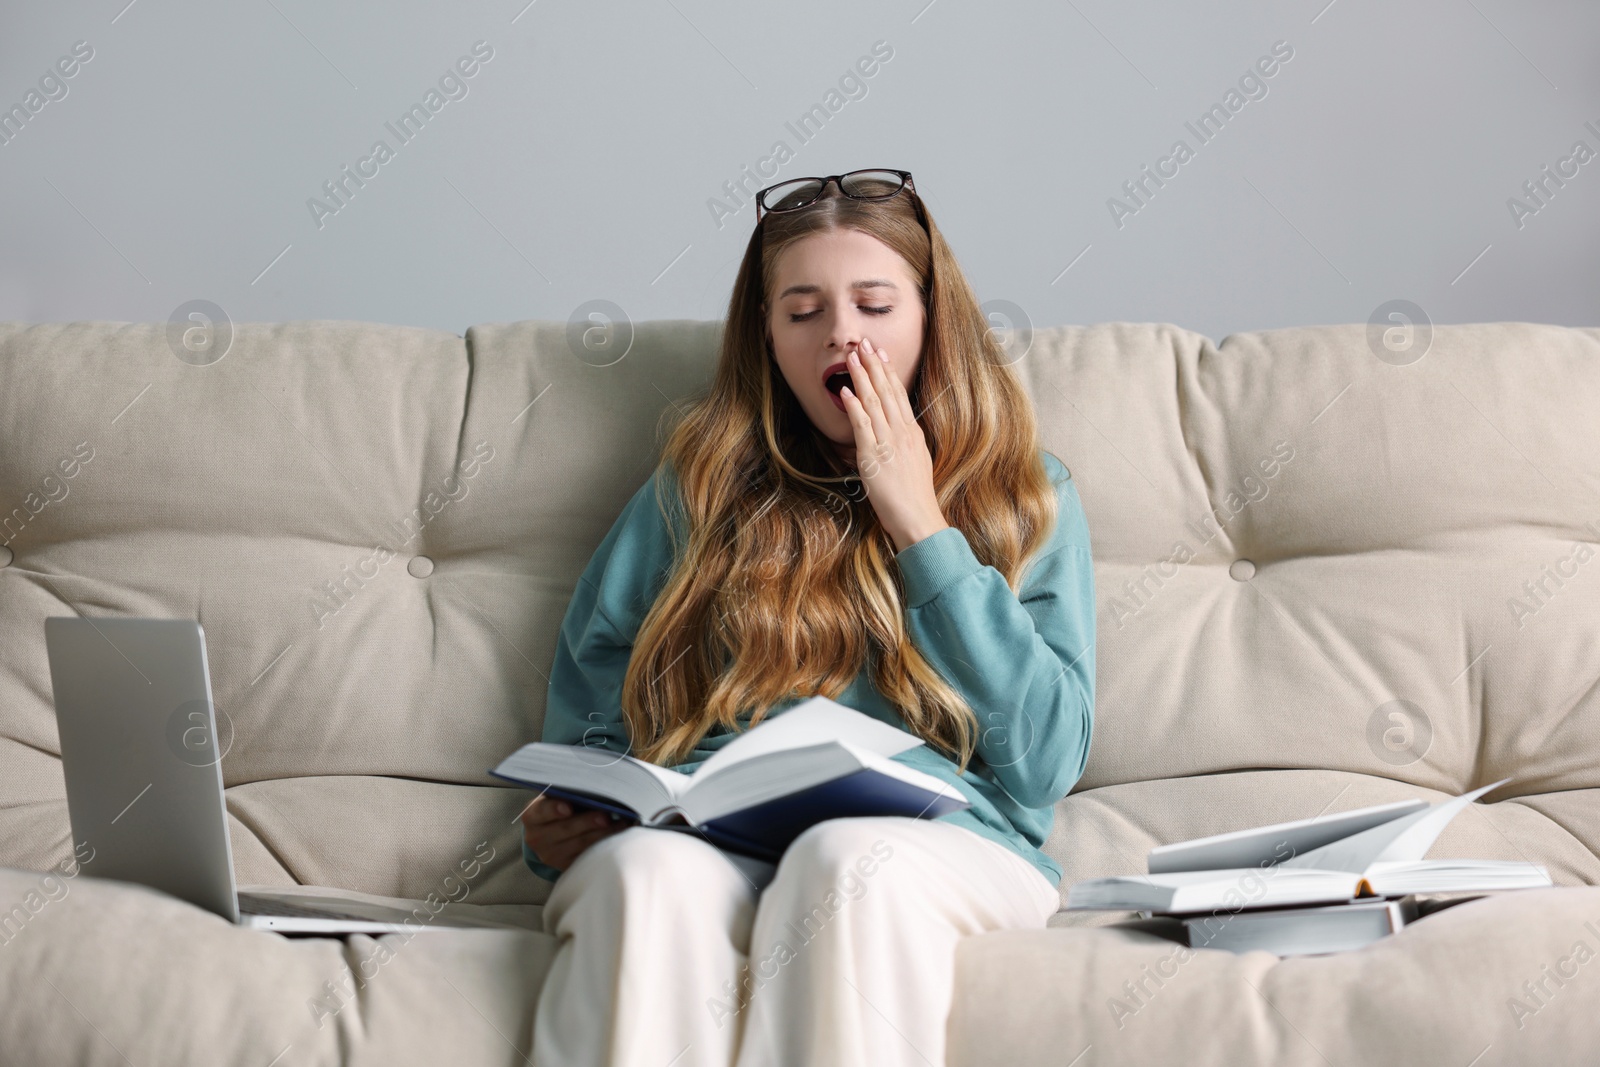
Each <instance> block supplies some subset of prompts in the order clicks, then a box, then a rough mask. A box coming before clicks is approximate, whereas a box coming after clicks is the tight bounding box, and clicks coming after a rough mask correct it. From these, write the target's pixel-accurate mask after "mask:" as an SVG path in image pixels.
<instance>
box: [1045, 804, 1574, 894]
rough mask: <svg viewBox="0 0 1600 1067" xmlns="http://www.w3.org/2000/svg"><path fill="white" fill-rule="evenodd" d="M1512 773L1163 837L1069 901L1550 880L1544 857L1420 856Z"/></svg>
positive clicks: (1491, 886)
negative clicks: (1264, 822)
mask: <svg viewBox="0 0 1600 1067" xmlns="http://www.w3.org/2000/svg"><path fill="white" fill-rule="evenodd" d="M1510 780H1511V779H1509V778H1502V779H1501V780H1500V781H1498V782H1494V783H1492V784H1490V785H1486V786H1483V787H1482V788H1480V789H1474V790H1473V791H1471V792H1470V793H1464V794H1462V795H1461V796H1459V797H1455V798H1454V799H1451V800H1443V801H1440V802H1439V803H1437V804H1431V805H1430V804H1427V803H1426V802H1424V801H1421V800H1406V801H1400V802H1398V803H1394V804H1382V805H1379V806H1377V807H1371V808H1360V809H1358V810H1356V811H1348V812H1341V813H1339V814H1337V815H1334V816H1329V817H1327V818H1315V819H1301V820H1299V821H1297V822H1287V823H1277V824H1275V825H1272V826H1262V827H1258V828H1256V829H1253V830H1239V831H1234V832H1232V833H1226V834H1217V835H1215V836H1213V837H1203V838H1197V839H1195V840H1193V841H1182V842H1179V843H1177V844H1172V845H1163V846H1161V847H1159V848H1155V849H1152V850H1151V851H1150V858H1149V870H1150V873H1149V874H1147V875H1132V876H1119V877H1113V878H1090V879H1088V880H1086V881H1082V882H1079V883H1077V884H1076V885H1074V886H1073V887H1072V888H1071V889H1070V890H1069V891H1068V893H1067V910H1069V911H1071V910H1094V909H1109V910H1119V911H1120V910H1135V911H1151V912H1162V913H1166V914H1188V913H1193V912H1202V911H1213V910H1219V909H1227V910H1229V911H1239V910H1242V909H1250V908H1272V907H1281V906H1284V905H1292V904H1313V903H1330V902H1342V901H1350V900H1356V899H1359V898H1363V897H1403V896H1406V895H1408V894H1413V893H1453V892H1477V891H1483V890H1497V889H1531V888H1537V887H1540V886H1548V885H1550V884H1552V883H1551V881H1550V874H1549V872H1548V871H1547V870H1546V869H1545V868H1544V867H1542V866H1540V865H1538V864H1533V863H1522V862H1517V861H1508V860H1425V859H1423V858H1422V857H1423V856H1424V855H1425V854H1426V853H1427V851H1428V849H1429V847H1431V846H1432V844H1433V842H1434V839H1435V838H1437V837H1438V836H1439V832H1440V831H1441V830H1443V829H1444V827H1445V825H1446V824H1447V823H1449V821H1450V820H1451V819H1453V818H1454V817H1455V816H1456V814H1457V813H1458V812H1460V811H1461V809H1462V808H1464V807H1466V806H1467V805H1468V804H1470V803H1472V801H1473V800H1475V799H1477V798H1478V797H1479V796H1481V795H1483V794H1484V793H1487V792H1488V791H1489V790H1491V789H1494V788H1496V787H1497V786H1501V785H1504V784H1505V783H1506V782H1509V781H1510Z"/></svg>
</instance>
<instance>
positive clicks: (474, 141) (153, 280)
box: [0, 0, 1600, 340]
mask: <svg viewBox="0 0 1600 1067" xmlns="http://www.w3.org/2000/svg"><path fill="white" fill-rule="evenodd" d="M3 3H4V12H3V14H0V108H5V109H7V111H10V109H11V108H13V107H14V106H18V105H20V106H23V107H24V108H25V109H26V107H27V105H28V104H30V103H31V104H32V105H34V106H36V107H38V110H37V113H34V114H31V115H29V116H28V117H27V119H26V120H25V121H23V122H19V120H18V113H16V112H11V118H10V120H9V123H8V124H7V125H5V126H4V127H0V130H3V133H4V136H5V137H6V138H9V139H8V140H6V141H5V143H3V144H0V195H3V197H4V204H5V209H4V211H3V212H0V320H6V319H9V320H23V321H62V320H77V319H101V320H134V321H164V320H167V319H169V318H170V317H171V316H172V315H173V314H174V312H175V311H178V310H180V309H181V308H183V307H184V306H185V305H186V304H187V302H189V301H193V300H208V301H212V302H214V303H215V304H216V305H218V306H220V307H221V308H222V309H223V310H224V311H225V313H226V314H227V315H228V316H229V317H231V318H232V319H233V320H234V321H277V320H287V319H313V318H322V319H357V320H370V321H379V322H386V323H403V324H414V325H421V326H431V327H437V328H442V329H446V330H450V331H453V332H456V333H460V332H463V331H464V330H465V329H466V327H467V326H469V325H472V324H474V323H480V322H490V321H505V320H514V319H527V318H543V319H565V318H568V317H569V316H571V315H572V314H573V312H574V311H575V310H577V309H579V308H580V307H581V306H582V305H584V304H585V303H586V302H588V301H591V300H596V299H603V300H608V301H611V302H613V303H615V304H616V305H618V306H620V307H621V308H622V309H623V310H624V312H625V313H626V314H627V315H629V316H631V317H632V318H634V319H651V318H696V319H715V318H720V317H721V316H722V315H723V313H724V311H725V308H726V302H727V297H728V293H729V290H730V287H731V284H732V280H733V275H734V270H735V267H736V265H737V263H738V258H739V256H740V255H741V254H742V251H743V248H744V244H745V242H746V240H747V239H748V236H749V231H750V227H751V226H752V224H753V221H754V218H753V216H754V211H753V208H752V207H750V206H749V205H748V204H745V205H744V206H742V207H741V206H739V205H738V204H737V203H735V202H734V201H733V200H731V199H729V198H727V196H726V194H725V193H724V192H723V188H724V183H728V182H734V183H737V182H738V181H740V180H741V178H742V177H743V176H744V175H745V173H746V169H747V168H748V169H749V170H750V171H755V170H756V169H757V168H758V167H760V166H761V165H762V163H763V161H764V160H769V159H770V157H771V156H772V154H773V151H774V146H775V145H776V144H777V143H778V142H783V143H784V144H785V145H786V146H787V151H788V152H790V153H792V158H790V159H789V160H788V161H787V162H786V163H784V164H783V165H782V166H781V167H778V168H777V170H776V172H775V175H774V172H773V170H772V165H771V164H770V163H769V164H768V169H767V175H769V176H763V177H760V178H758V179H756V180H755V181H754V183H753V184H750V185H749V188H751V189H752V190H753V189H754V188H759V187H760V186H761V185H764V184H770V183H771V182H772V181H775V180H779V179H782V178H788V177H794V176H804V175H809V174H829V173H835V172H840V171H844V170H849V169H853V168H859V167H873V166H890V167H896V168H901V169H906V170H910V171H912V172H913V173H914V174H915V176H916V178H917V182H918V188H919V190H920V191H921V192H922V194H923V196H924V198H925V200H926V201H927V203H928V204H929V206H930V208H931V210H932V212H933V214H934V217H935V218H936V219H937V220H938V222H939V224H940V225H941V226H942V227H943V229H944V231H945V233H946V235H947V236H948V238H949V240H950V241H951V243H952V245H953V246H954V248H955V250H956V254H957V255H958V256H959V257H960V259H961V261H962V263H963V265H964V266H965V268H966V270H967V272H968V275H969V277H970V278H971V280H972V282H973V285H974V286H975V288H976V289H977V290H978V293H979V295H980V297H981V298H982V299H984V300H985V301H996V302H997V303H996V305H995V306H996V307H997V308H1002V307H1006V306H1007V305H1008V304H1009V305H1010V306H1014V307H1015V308H1017V309H1020V312H1011V313H1010V314H1009V315H1001V317H1000V318H997V319H996V322H997V324H1000V325H1006V324H1008V321H1007V320H1008V319H1013V318H1019V317H1021V316H1026V318H1027V319H1028V320H1029V321H1031V322H1032V323H1033V324H1034V325H1039V326H1046V325H1054V324H1058V323H1070V322H1100V321H1112V320H1127V321H1146V322H1147V321H1165V322H1171V323H1175V324H1177V325H1180V326H1183V327H1186V328H1189V329H1194V330H1198V331H1201V332H1203V333H1206V334H1208V335H1210V336H1211V337H1213V338H1215V339H1219V340H1220V339H1221V338H1222V337H1224V336H1226V335H1227V334H1229V333H1231V332H1236V331H1243V330H1254V329H1267V328H1273V327H1279V326H1292V325H1300V324H1311V323H1338V322H1363V321H1367V320H1368V319H1369V317H1370V316H1371V315H1372V314H1373V312H1374V311H1375V309H1377V308H1379V306H1380V305H1383V304H1384V303H1386V302H1387V301H1391V300H1396V299H1404V300H1409V301H1412V302H1414V303H1415V304H1417V305H1419V306H1420V307H1421V308H1422V309H1423V311H1424V312H1425V313H1426V314H1427V315H1428V316H1429V317H1430V318H1431V319H1432V320H1433V321H1436V322H1482V321H1490V320H1524V321H1538V322H1551V323H1561V324H1567V325H1588V326H1593V325H1600V313H1597V300H1596V296H1597V295H1600V243H1597V241H1596V235H1597V229H1600V227H1597V226H1596V223H1597V221H1600V158H1595V159H1592V160H1591V159H1589V154H1591V153H1600V56H1597V54H1596V53H1597V51H1600V4H1595V3H1593V2H1592V0H1565V2H1562V0H1529V2H1523V0H1404V2H1400V3H1380V2H1378V0H1334V2H1333V3H1331V4H1330V3H1329V2H1328V0H1309V2H1295V3H1276V4H1269V3H1265V2H1249V0H1231V2H1216V3H1199V4H1196V3H1182V2H1178V0H1167V2H1164V3H1138V4H1135V3H1125V2H1114V0H1072V2H1069V3H1064V4H1054V3H1041V2H1035V3H1009V4H1000V3H985V4H978V3H973V2H970V0H969V2H965V3H963V2H961V0H934V2H933V3H931V4H930V3H929V2H928V0H895V2H892V3H878V4H850V3H843V2H839V0H824V2H820V3H806V4H783V5H777V4H773V5H759V6H758V5H751V4H748V3H745V4H738V3H734V2H732V0H639V2H606V3H576V2H572V0H565V2H564V0H538V2H536V3H533V4H531V5H526V6H525V0H503V2H493V3H453V4H422V3H418V2H417V0H405V2H396V3H384V4H378V3H366V4H359V3H349V2H347V3H342V4H333V5H325V4H319V3H313V2H311V0H241V2H238V3H231V4H206V3H199V2H196V0H137V2H135V3H133V4H132V5H131V6H128V4H127V0H106V2H100V3H94V4H80V3H72V4H59V5H56V4H52V5H45V4H26V5H25V4H23V3H21V2H20V0H3ZM78 42H84V44H82V45H79V44H78ZM475 42H483V44H481V45H479V46H478V48H479V53H480V55H486V54H488V53H489V52H490V50H492V57H491V58H488V59H487V60H486V61H483V62H479V63H476V64H474V63H473V62H472V60H471V57H472V53H473V48H474V44H475ZM1280 42H1281V43H1280ZM75 46H77V50H78V52H79V53H80V54H83V55H88V54H89V53H90V52H91V50H92V58H88V59H87V60H86V61H82V62H76V61H74V60H73V59H72V58H71V57H72V55H73V52H74V47H75ZM875 47H876V50H877V53H878V56H879V57H881V58H877V59H876V60H875V61H874V56H873V53H874V49H875ZM1275 47H1276V49H1277V55H1278V56H1279V57H1282V56H1285V55H1288V54H1289V53H1290V51H1291V50H1292V56H1291V57H1290V58H1287V59H1286V60H1284V59H1279V60H1278V61H1276V62H1274V56H1273V54H1274V48H1275ZM463 57H466V59H467V62H466V64H464V66H465V67H466V68H467V69H471V70H472V71H473V73H472V75H471V76H470V77H460V78H459V79H458V80H456V81H452V80H451V72H452V70H453V68H454V67H455V65H456V64H457V62H458V60H461V59H463ZM863 58H865V59H866V60H867V61H868V62H867V63H866V68H865V69H871V70H872V74H871V76H870V77H864V76H861V75H859V74H858V73H857V70H858V68H857V64H858V62H860V61H862V60H863ZM58 61H60V62H61V67H62V69H70V70H72V71H73V74H72V76H71V77H70V78H66V77H62V78H59V80H57V79H54V78H53V77H52V74H53V72H56V71H57V70H58V67H57V64H58ZM1258 63H1260V64H1261V66H1260V67H1259V68H1258V66H1257V64H1258ZM1258 70H1271V72H1272V73H1271V76H1270V77H1259V78H1256V77H1253V76H1252V72H1253V71H1258ZM441 79H442V80H441ZM430 90H436V91H438V93H439V95H438V97H437V98H436V100H435V101H434V104H435V107H436V108H437V111H436V113H430V115H429V117H428V119H427V121H426V123H425V125H424V126H423V128H422V129H421V130H420V132H418V133H416V134H415V136H414V137H413V138H412V139H411V140H409V141H408V142H405V143H402V142H401V140H400V139H399V138H398V137H396V136H395V134H394V133H393V132H392V131H391V130H390V128H389V125H391V124H392V125H396V126H398V124H399V119H400V117H401V116H402V115H403V114H404V113H405V112H406V111H407V110H408V109H409V108H410V107H411V106H412V105H413V104H426V103H427V101H426V100H425V97H426V96H427V94H428V93H429V91H430ZM1230 90H1236V91H1237V96H1235V97H1234V98H1233V99H1232V100H1229V99H1228V98H1227V94H1228V93H1229V91H1230ZM30 92H37V94H38V95H36V96H34V97H32V98H30V96H29V94H30ZM830 93H831V94H834V95H833V96H832V97H831V98H830ZM47 95H53V96H55V97H56V98H55V99H47ZM452 96H454V98H452ZM41 103H42V106H39V105H40V104H41ZM1230 103H1231V104H1232V105H1233V107H1234V108H1236V109H1237V110H1236V111H1232V112H1230V111H1227V107H1228V105H1229V104H1230ZM830 104H831V105H832V106H833V107H834V108H835V109H836V110H835V111H834V113H832V114H829V115H828V117H827V119H826V122H825V124H823V125H821V128H820V129H816V130H814V131H813V133H811V134H809V135H807V137H806V138H805V139H802V138H801V137H798V136H796V133H795V129H794V127H795V126H796V124H797V123H798V120H799V119H800V117H801V116H802V115H804V114H806V113H807V112H808V111H809V110H810V109H812V108H813V107H816V106H819V105H820V106H821V107H822V108H824V109H825V110H826V109H827V108H828V107H829V105H830ZM1218 104H1220V105H1222V106H1223V109H1224V110H1223V111H1222V112H1219V114H1226V115H1227V118H1226V121H1225V123H1223V124H1221V129H1220V130H1218V131H1212V132H1210V133H1208V135H1207V139H1206V140H1205V141H1204V142H1202V141H1201V139H1200V138H1199V137H1198V136H1196V133H1195V132H1194V130H1192V129H1191V126H1198V124H1199V120H1200V118H1201V116H1202V115H1203V114H1205V113H1206V112H1207V111H1208V110H1209V109H1210V108H1212V106H1213V105H1218ZM379 140H382V141H385V142H387V143H388V145H389V148H390V149H391V150H392V158H389V159H388V160H387V161H386V162H382V163H380V164H375V165H376V173H375V174H373V175H372V176H371V177H370V178H367V179H365V185H364V186H362V187H360V188H356V186H355V184H354V182H347V186H348V187H349V188H350V189H352V190H353V195H351V196H349V197H348V198H347V199H346V201H345V203H344V204H343V206H338V205H337V202H336V201H334V200H333V199H332V198H330V197H328V196H327V195H326V194H325V192H324V183H326V182H329V181H332V180H335V179H338V178H340V177H341V176H342V171H343V168H345V167H349V168H352V169H354V168H356V167H357V166H358V162H359V161H360V160H362V159H363V158H366V157H368V156H369V155H370V154H371V152H372V150H373V146H374V144H375V142H377V141H379ZM1178 141H1184V142H1186V144H1187V146H1188V150H1189V152H1190V153H1192V154H1191V155H1190V156H1189V157H1188V158H1187V159H1186V160H1185V161H1183V162H1181V163H1180V162H1178V161H1177V160H1175V159H1173V160H1170V161H1169V162H1168V163H1166V164H1165V166H1166V168H1167V170H1168V173H1169V174H1170V177H1167V178H1165V179H1163V182H1164V184H1162V185H1161V186H1160V187H1157V186H1156V184H1155V182H1154V181H1153V180H1150V179H1146V178H1145V170H1144V168H1146V167H1148V168H1150V170H1151V171H1155V170H1156V169H1157V168H1158V167H1160V166H1162V165H1163V164H1162V163H1161V160H1162V159H1163V158H1167V157H1170V154H1171V152H1172V151H1173V148H1174V145H1175V142H1178ZM1580 143H1581V145H1582V146H1583V147H1582V150H1581V152H1580V153H1579V154H1580V155H1581V156H1582V158H1583V159H1584V160H1585V162H1583V163H1581V164H1580V163H1579V162H1578V159H1577V158H1576V157H1574V156H1573V153H1574V150H1575V148H1576V147H1577V146H1578V145H1579V144H1580ZM1563 160H1566V161H1567V162H1565V163H1563V162H1562V161H1563ZM368 166H369V170H370V168H371V167H372V166H374V164H370V163H369V164H368ZM1546 167H1548V168H1550V170H1551V171H1552V172H1559V169H1560V168H1562V167H1565V168H1566V169H1567V171H1568V176H1567V177H1565V178H1562V181H1563V182H1564V184H1563V185H1560V186H1558V185H1557V184H1556V182H1555V180H1554V179H1551V178H1548V177H1546V172H1545V170H1544V168H1546ZM1574 170H1575V173H1573V171H1574ZM1141 179H1142V180H1144V181H1145V189H1146V190H1147V191H1148V192H1149V195H1145V194H1143V193H1141V194H1140V195H1139V197H1138V199H1135V198H1134V197H1132V196H1130V195H1128V194H1127V193H1126V192H1125V191H1124V188H1123V184H1124V183H1125V182H1134V181H1138V180H1141ZM1540 180H1542V181H1543V182H1544V183H1545V190H1546V192H1542V193H1540V198H1539V199H1535V198H1534V197H1533V196H1530V195H1529V194H1528V192H1527V191H1526V189H1525V184H1524V183H1528V182H1537V181H1540ZM1535 191H1538V190H1537V187H1535ZM719 198H721V199H723V200H724V201H725V202H726V203H727V205H728V208H729V211H730V213H729V214H727V215H726V217H723V218H720V219H719V218H718V217H716V215H715V212H714V211H713V207H712V205H713V202H714V201H716V200H717V199H719ZM313 199H321V200H322V201H324V202H325V203H327V204H328V205H329V206H330V207H337V210H336V211H333V212H330V213H328V214H326V215H325V216H324V217H321V218H320V219H319V218H318V217H316V216H315V215H314V213H313V210H312V209H311V207H310V206H309V202H310V201H312V200H313ZM1118 199H1120V200H1121V201H1122V202H1123V203H1124V204H1125V205H1126V210H1124V211H1121V212H1114V211H1113V201H1114V200H1118ZM1518 200H1520V201H1522V202H1523V203H1525V204H1526V205H1527V206H1528V209H1527V210H1526V211H1517V210H1514V208H1515V204H1516V202H1517V201H1518Z"/></svg>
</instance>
